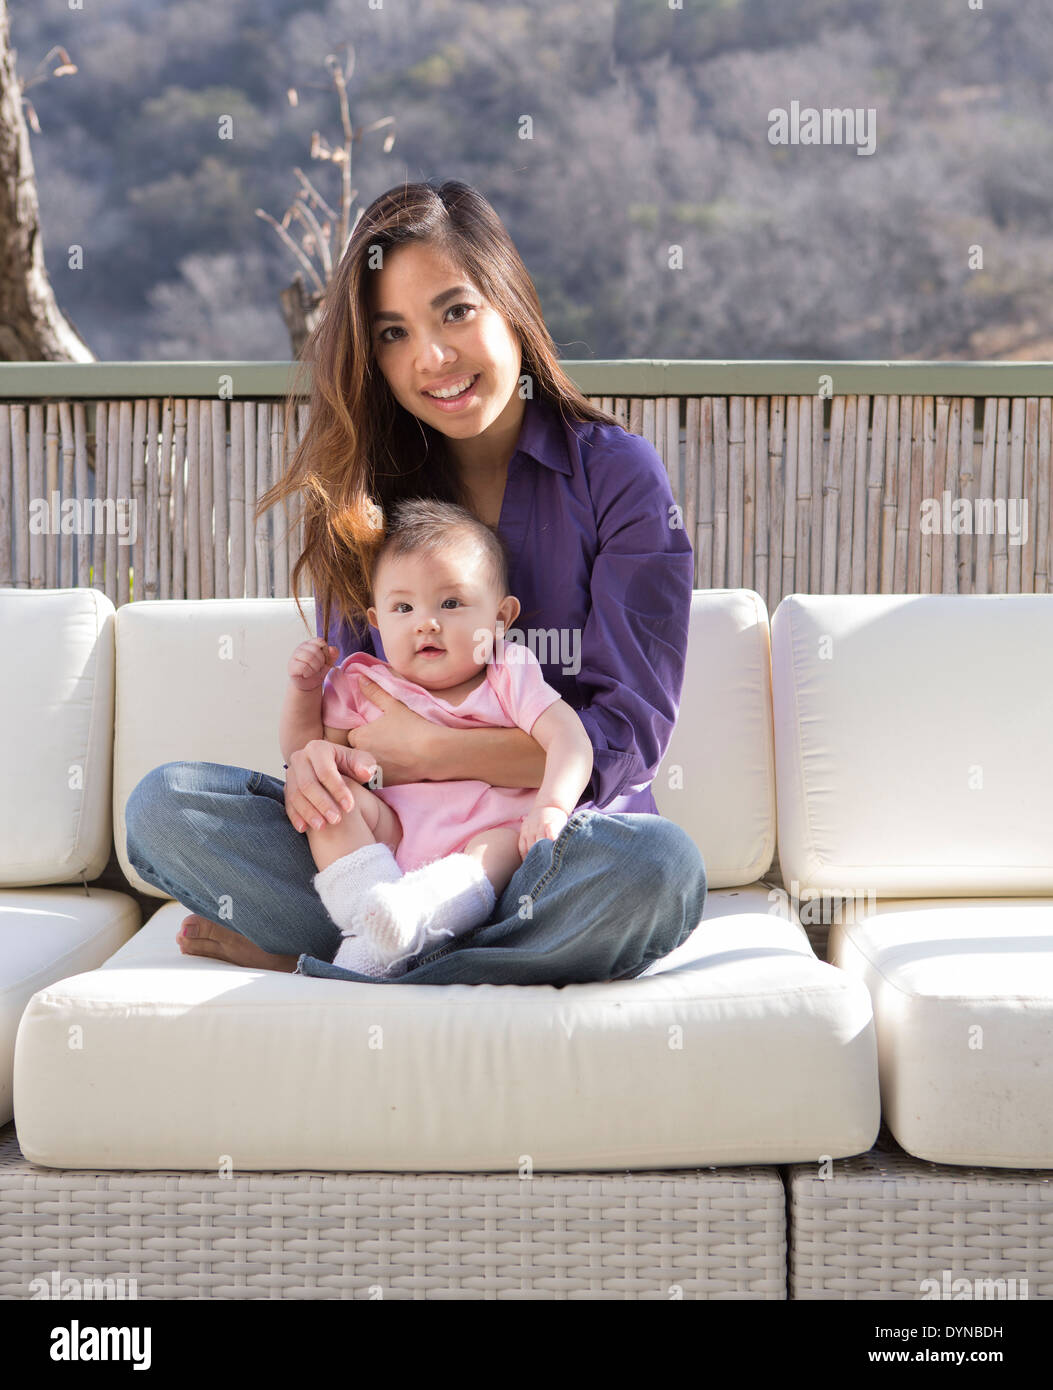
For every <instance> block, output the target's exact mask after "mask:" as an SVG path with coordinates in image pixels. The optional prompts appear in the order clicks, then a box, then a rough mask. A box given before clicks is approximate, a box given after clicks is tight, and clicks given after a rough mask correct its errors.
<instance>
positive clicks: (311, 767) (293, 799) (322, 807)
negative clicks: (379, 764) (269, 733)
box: [285, 738, 376, 834]
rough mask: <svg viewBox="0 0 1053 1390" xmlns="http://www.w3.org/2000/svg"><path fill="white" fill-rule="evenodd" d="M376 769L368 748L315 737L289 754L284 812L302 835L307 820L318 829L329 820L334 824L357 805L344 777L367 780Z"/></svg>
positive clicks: (358, 780)
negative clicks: (346, 745)
mask: <svg viewBox="0 0 1053 1390" xmlns="http://www.w3.org/2000/svg"><path fill="white" fill-rule="evenodd" d="M375 770H376V759H375V758H373V756H372V755H371V754H370V753H368V752H367V751H366V749H364V748H345V747H344V746H343V745H342V744H340V743H330V741H329V740H328V739H326V738H313V739H311V741H310V742H309V743H307V744H305V745H304V747H303V748H298V749H297V750H296V752H295V753H291V754H290V755H289V766H288V768H287V769H286V774H285V814H286V815H287V816H288V817H289V819H290V821H292V824H293V826H294V827H295V829H297V830H298V831H300V833H301V834H303V832H304V831H305V830H306V829H307V823H308V822H310V824H311V825H313V826H314V828H315V829H316V830H321V828H322V826H323V825H324V824H325V822H326V820H328V821H329V822H330V823H331V824H333V825H335V824H336V822H337V821H338V820H339V819H340V812H341V810H344V811H350V810H351V807H352V806H353V805H354V802H353V800H352V798H351V793H350V792H349V791H348V789H347V786H346V783H345V781H344V778H345V777H353V778H354V780H355V781H356V782H368V781H369V779H370V778H371V777H372V775H373V773H374V772H375Z"/></svg>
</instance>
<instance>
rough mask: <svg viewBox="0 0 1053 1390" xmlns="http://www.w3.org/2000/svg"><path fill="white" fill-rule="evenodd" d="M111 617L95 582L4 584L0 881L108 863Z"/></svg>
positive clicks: (61, 876) (48, 878) (62, 874)
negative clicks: (89, 585)
mask: <svg viewBox="0 0 1053 1390" xmlns="http://www.w3.org/2000/svg"><path fill="white" fill-rule="evenodd" d="M113 622H114V609H113V604H112V603H111V602H110V600H109V599H108V598H107V597H106V595H105V594H103V593H101V592H100V591H99V590H98V589H0V630H2V632H3V640H4V660H3V661H2V662H0V710H2V711H3V720H2V725H0V886H3V887H9V888H24V887H30V886H32V885H35V884H52V883H75V882H79V881H81V880H86V881H90V880H91V879H93V878H98V877H99V875H100V874H101V873H102V872H103V870H104V869H105V868H106V864H107V862H108V860H109V857H110V845H111V822H110V791H111V770H112V754H113Z"/></svg>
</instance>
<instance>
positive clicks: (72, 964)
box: [0, 888, 142, 1125]
mask: <svg viewBox="0 0 1053 1390" xmlns="http://www.w3.org/2000/svg"><path fill="white" fill-rule="evenodd" d="M141 920H142V916H141V913H140V911H139V905H138V903H136V902H135V900H134V899H133V898H129V897H128V896H127V895H126V894H124V893H113V892H110V891H109V889H105V888H92V889H90V891H89V893H87V894H86V893H85V892H84V889H83V888H32V889H29V888H27V889H12V888H8V889H4V890H3V891H0V1125H6V1124H7V1122H8V1120H10V1119H11V1116H12V1113H13V1111H12V1103H11V1081H12V1075H13V1072H14V1065H15V1038H16V1036H17V1032H18V1024H19V1020H20V1019H21V1017H22V1011H23V1010H24V1008H25V1006H26V1004H27V1003H28V1002H29V1000H30V999H31V998H32V996H33V995H34V994H35V993H36V992H37V990H40V989H44V988H45V987H46V986H48V985H50V984H53V983H54V982H55V981H56V980H61V979H63V978H64V977H65V976H67V975H81V974H82V972H84V971H86V970H94V969H95V968H96V966H99V965H102V963H103V962H104V961H105V960H106V959H107V958H108V957H109V956H112V955H113V953H114V952H115V951H116V950H117V949H118V948H119V947H120V946H123V945H124V944H125V942H126V941H128V940H129V939H130V938H131V936H132V934H133V933H134V932H135V931H136V930H137V928H138V927H139V924H140V922H141ZM74 1045H75V1044H74V1043H73V1042H71V1040H70V1038H67V1039H66V1041H65V1042H63V1043H62V1047H63V1048H64V1049H65V1050H67V1051H68V1050H69V1049H70V1047H71V1046H74ZM78 1055H80V1054H78ZM45 1075H46V1069H45Z"/></svg>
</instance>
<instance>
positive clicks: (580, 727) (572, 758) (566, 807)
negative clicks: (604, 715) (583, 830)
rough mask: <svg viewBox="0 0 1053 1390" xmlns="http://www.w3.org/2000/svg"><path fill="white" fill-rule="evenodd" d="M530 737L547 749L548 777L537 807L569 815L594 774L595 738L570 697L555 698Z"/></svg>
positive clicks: (540, 793)
mask: <svg viewBox="0 0 1053 1390" xmlns="http://www.w3.org/2000/svg"><path fill="white" fill-rule="evenodd" d="M530 737H531V738H532V739H534V740H535V741H536V742H537V743H540V744H541V747H542V748H543V749H544V750H545V776H544V779H543V780H542V783H541V786H540V787H538V789H537V796H536V797H535V798H534V806H533V810H535V811H536V810H540V809H541V808H542V807H544V806H551V807H556V808H557V809H558V810H561V811H564V812H565V813H566V814H567V815H568V816H569V815H570V813H571V812H572V811H573V810H574V808H575V806H576V805H577V804H578V798H579V797H580V796H581V794H582V792H583V791H584V790H585V788H586V786H587V785H588V781H589V778H590V777H591V776H592V757H593V754H592V740H591V739H590V738H589V736H588V734H587V733H586V731H585V726H584V724H582V722H581V720H580V719H579V718H578V716H577V714H575V712H574V710H573V709H572V708H571V707H570V705H568V704H567V702H566V700H553V702H552V704H550V705H549V706H548V707H547V709H545V710H544V711H543V712H542V713H541V714H539V715H538V717H537V719H535V720H534V723H533V725H532V726H531V729H530Z"/></svg>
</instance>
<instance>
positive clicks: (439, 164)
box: [10, 0, 1053, 360]
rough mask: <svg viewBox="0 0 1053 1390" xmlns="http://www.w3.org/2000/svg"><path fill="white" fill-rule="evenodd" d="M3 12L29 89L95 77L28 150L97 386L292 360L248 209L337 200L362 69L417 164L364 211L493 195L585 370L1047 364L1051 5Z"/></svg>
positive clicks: (45, 8) (370, 164)
mask: <svg viewBox="0 0 1053 1390" xmlns="http://www.w3.org/2000/svg"><path fill="white" fill-rule="evenodd" d="M976 2H977V0H973V3H976ZM10 10H11V41H12V44H13V45H14V47H15V48H16V49H17V54H18V57H17V65H18V72H19V75H20V76H21V77H22V78H27V77H28V76H29V75H30V74H31V73H32V72H33V70H34V69H35V68H36V65H37V64H38V63H39V62H40V61H41V60H42V59H43V58H44V56H45V54H46V53H47V52H48V50H49V49H50V48H51V47H52V45H55V44H61V45H62V46H63V47H64V48H65V49H66V50H67V51H68V53H69V55H70V58H71V59H72V61H73V62H74V63H75V64H76V65H77V67H78V69H79V70H78V72H77V73H76V74H75V75H73V76H69V77H63V78H60V79H53V80H49V81H48V82H46V83H41V84H37V85H35V86H34V87H33V88H32V90H31V91H30V92H29V93H28V95H29V97H30V99H31V100H32V102H33V105H34V107H35V109H36V111H37V115H38V117H39V121H40V126H41V129H40V132H39V133H34V134H33V135H32V136H31V144H32V151H33V158H34V161H35V164H36V172H37V180H38V184H39V192H40V204H41V216H42V221H43V230H44V237H45V249H46V258H47V266H48V270H49V273H50V276H51V279H52V283H53V284H54V287H55V292H56V295H57V297H58V300H59V303H60V305H61V306H62V308H63V310H64V311H65V312H66V313H68V315H69V316H70V317H71V318H72V320H73V321H74V323H75V324H76V326H77V328H78V329H79V331H80V332H81V334H82V335H83V336H84V338H85V339H86V341H87V342H88V343H89V345H90V346H91V347H92V349H93V351H94V352H95V353H96V355H97V356H98V357H99V358H100V359H110V360H114V359H123V360H144V359H156V358H160V359H180V360H192V359H278V360H288V358H289V356H290V347H289V340H288V337H287V335H286V331H285V326H284V323H283V321H282V318H281V314H280V311H279V307H278V299H277V296H278V293H279V291H280V290H281V289H282V288H283V287H284V286H285V285H286V284H288V283H289V281H290V279H291V278H292V274H293V271H294V270H295V264H294V262H293V260H292V258H291V256H290V254H289V252H288V251H287V250H286V249H284V248H283V247H282V246H281V244H280V243H279V241H278V238H277V237H276V235H275V233H274V231H273V229H272V228H270V227H268V226H267V225H266V224H265V223H264V222H263V221H262V220H261V219H260V218H258V217H257V216H256V215H255V211H254V210H255V209H256V208H257V207H262V208H264V209H266V210H267V211H268V212H270V213H271V214H272V215H274V216H275V217H277V218H280V217H281V215H282V213H283V212H284V210H285V208H286V207H287V206H288V204H289V202H290V201H291V200H292V198H293V196H294V195H295V193H296V191H297V184H296V181H295V178H294V175H293V167H294V166H295V165H300V166H301V167H302V168H303V169H304V171H305V173H306V174H307V175H308V177H309V178H311V179H312V180H315V181H317V183H318V185H319V187H320V189H321V191H322V192H323V193H324V194H325V195H326V196H327V197H328V198H329V199H330V201H334V202H335V200H336V199H337V198H338V196H339V183H338V176H337V171H336V168H335V166H334V165H332V164H328V163H321V162H316V161H312V160H310V158H309V156H308V151H309V146H310V139H311V131H312V130H313V129H318V130H319V131H320V132H321V133H322V134H323V135H324V136H325V137H326V139H327V140H328V141H329V143H330V144H336V143H338V142H339V139H340V128H339V120H338V113H337V107H336V102H335V99H334V96H333V92H332V89H331V87H330V86H329V85H328V80H327V74H326V72H325V69H324V67H323V60H324V58H325V55H326V54H327V53H331V52H333V53H338V54H340V53H343V51H344V49H345V46H346V45H347V44H348V43H352V44H353V45H354V47H355V52H356V59H357V61H356V66H355V71H354V74H353V76H352V79H351V88H350V95H351V114H352V118H353V120H354V122H355V125H356V126H358V125H365V124H367V123H368V122H370V121H372V120H375V119H377V118H378V117H381V116H387V115H391V116H393V117H394V118H395V131H396V140H395V144H394V148H393V149H392V151H391V153H389V154H384V153H383V152H382V150H381V139H382V137H381V136H373V137H367V139H366V141H365V142H364V145H363V146H359V147H357V149H356V157H355V164H354V168H353V180H352V182H353V184H354V187H355V188H356V189H357V190H358V193H359V198H358V200H357V205H358V206H365V205H366V204H368V203H369V202H370V201H371V200H372V199H373V198H374V197H375V196H376V195H377V194H378V193H380V192H382V191H383V190H384V189H386V188H388V187H390V186H392V185H393V184H396V183H399V182H401V181H402V180H403V179H405V178H410V179H417V178H435V177H438V178H452V177H455V178H462V179H466V180H468V181H469V182H471V183H474V184H476V185H477V186H478V187H479V188H480V189H481V190H482V191H483V192H484V193H485V194H486V196H487V197H488V198H489V199H490V200H491V201H492V202H493V203H494V205H495V206H496V208H497V210H498V212H499V214H500V215H501V216H502V218H503V219H504V221H505V223H506V225H507V226H508V228H509V230H510V232H511V234H512V236H513V238H514V240H515V241H516V244H517V245H518V247H519V249H520V252H521V253H522V255H523V258H524V260H525V261H526V264H527V267H528V269H529V270H530V272H531V274H532V275H533V277H534V281H535V283H536V285H537V287H538V290H539V293H540V295H541V300H542V304H543V306H544V309H545V314H546V319H547V322H548V325H549V328H550V330H551V332H552V334H553V336H554V338H555V339H556V342H557V344H558V345H559V348H560V350H561V353H562V355H563V356H565V357H570V358H588V357H599V358H608V357H660V358H661V357H689V358H823V359H839V358H853V359H858V358H864V359H884V358H901V357H911V358H960V359H979V358H1017V359H1032V360H1034V359H1043V360H1045V359H1049V358H1053V293H1051V288H1050V286H1051V282H1053V243H1051V239H1050V227H1051V226H1053V124H1051V122H1050V119H1049V110H1050V107H1051V98H1053V6H1051V5H1050V4H1049V0H998V2H997V3H996V2H995V0H986V3H985V4H984V8H983V9H982V10H972V9H970V8H969V0H924V3H919V0H683V8H682V9H681V10H670V9H669V7H668V3H667V0H534V2H533V3H530V4H521V3H510V2H509V0H486V3H483V4H478V3H471V2H470V0H383V5H382V8H380V9H379V10H371V9H369V8H368V4H367V0H106V3H101V0H87V2H86V6H85V8H84V9H83V10H79V11H78V10H70V9H69V8H68V7H67V0H11V5H10ZM290 87H292V88H295V89H296V90H297V93H298V96H299V104H298V106H296V107H292V106H290V104H289V102H288V99H287V95H286V93H287V91H288V89H289V88H290ZM795 100H796V101H798V102H800V104H801V106H802V107H803V106H815V107H819V108H822V107H853V108H854V107H863V108H869V107H874V108H876V111H877V151H876V153H875V154H873V155H872V156H869V157H864V156H860V155H858V154H857V153H856V151H855V149H854V148H852V147H827V146H803V145H802V146H785V147H780V146H773V145H771V144H770V143H769V142H768V112H769V110H770V109H771V108H773V107H785V108H788V107H789V106H790V104H791V102H792V101H795ZM224 115H226V116H230V117H232V118H233V123H234V124H233V129H234V138H233V139H232V140H221V139H220V138H219V135H218V129H219V121H220V118H221V117H222V116H224ZM524 115H528V116H530V117H531V119H532V122H533V134H534V138H533V139H532V140H521V139H520V138H519V136H518V132H519V129H520V118H521V117H522V116H524ZM673 245H678V246H681V247H682V248H683V267H682V268H678V269H671V268H670V266H669V248H670V246H673ZM71 246H82V247H83V248H84V266H83V268H81V269H75V270H73V269H69V268H68V264H67V262H68V257H69V248H70V247H71ZM974 246H979V247H981V248H982V254H983V268H982V269H976V268H971V267H970V264H969V257H970V247H974Z"/></svg>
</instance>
